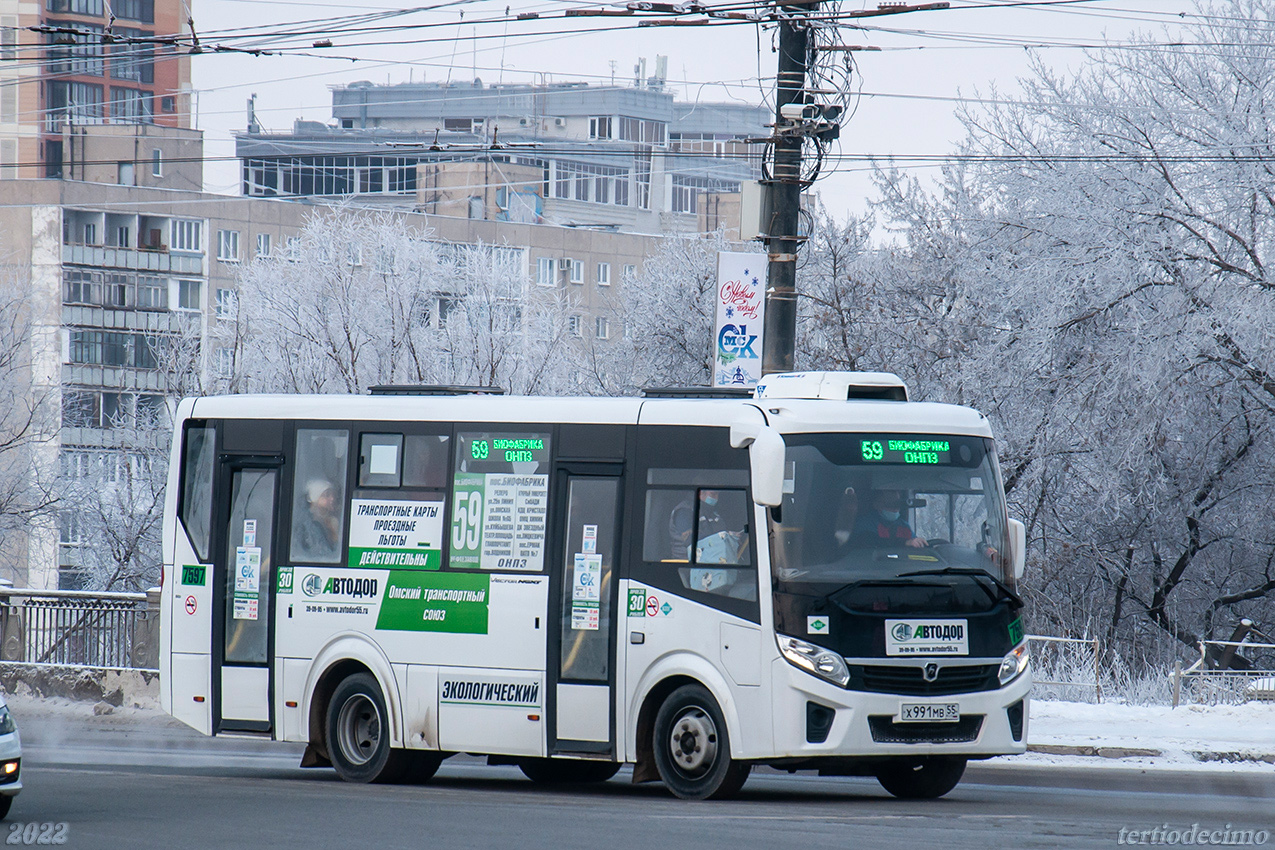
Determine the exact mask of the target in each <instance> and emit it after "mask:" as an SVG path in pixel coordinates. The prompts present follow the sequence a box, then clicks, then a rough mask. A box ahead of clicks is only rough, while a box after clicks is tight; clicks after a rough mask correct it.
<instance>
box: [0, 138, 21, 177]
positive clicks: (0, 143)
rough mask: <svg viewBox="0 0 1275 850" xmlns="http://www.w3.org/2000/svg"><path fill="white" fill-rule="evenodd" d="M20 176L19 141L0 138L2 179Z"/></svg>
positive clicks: (0, 175) (0, 170) (0, 172)
mask: <svg viewBox="0 0 1275 850" xmlns="http://www.w3.org/2000/svg"><path fill="white" fill-rule="evenodd" d="M17 176H18V142H17V140H15V139H0V180H14V179H16V178H17Z"/></svg>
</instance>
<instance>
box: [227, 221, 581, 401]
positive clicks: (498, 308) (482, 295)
mask: <svg viewBox="0 0 1275 850" xmlns="http://www.w3.org/2000/svg"><path fill="white" fill-rule="evenodd" d="M429 235H430V234H429V233H427V232H424V231H420V230H415V229H413V228H412V227H410V226H409V225H408V224H406V223H405V220H404V218H403V217H402V216H400V215H396V214H394V213H391V212H355V211H353V210H351V209H348V208H335V209H331V210H325V211H323V212H320V213H316V214H315V215H313V216H312V217H311V218H310V219H309V221H308V222H307V223H306V225H305V227H304V228H303V229H302V231H301V233H300V235H299V236H298V237H297V238H296V239H295V240H292V241H290V243H289V244H288V246H287V247H286V248H285V249H283V250H282V251H280V252H276V254H275V255H273V256H271V257H258V258H257V259H255V260H254V261H253V262H252V263H250V264H248V265H247V266H246V267H245V268H244V269H243V271H242V272H241V274H240V278H239V293H238V296H237V300H236V303H235V304H234V305H233V307H232V312H233V314H234V316H233V318H232V319H231V320H229V321H225V322H222V323H220V324H219V327H218V329H217V331H216V340H217V344H218V345H219V346H220V347H222V348H225V349H228V350H229V351H231V352H233V368H232V369H230V370H227V371H226V372H225V374H223V380H224V382H225V388H226V389H228V390H230V391H232V392H261V391H270V392H316V393H322V392H349V393H361V392H365V391H366V390H367V388H368V387H370V386H374V385H377V384H390V383H410V384H420V383H432V384H474V385H480V386H502V387H504V388H505V389H507V390H510V391H513V392H546V391H552V389H553V388H555V387H557V386H558V385H560V384H561V383H562V373H563V371H564V364H563V363H562V362H561V357H560V356H559V355H560V353H561V350H560V349H561V345H562V340H563V337H564V335H565V332H566V318H565V316H566V307H565V305H564V304H563V303H562V301H561V300H560V298H559V295H558V293H556V292H538V291H533V288H532V287H531V286H530V285H529V280H528V278H527V274H526V271H525V269H524V267H523V263H522V261H521V255H520V254H519V253H518V252H515V251H511V250H508V249H504V248H502V247H499V246H490V245H440V244H438V243H435V242H431V241H429ZM223 356H224V355H223Z"/></svg>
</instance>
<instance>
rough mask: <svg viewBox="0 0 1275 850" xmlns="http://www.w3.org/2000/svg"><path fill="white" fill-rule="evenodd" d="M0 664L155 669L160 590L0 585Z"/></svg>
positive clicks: (157, 658)
mask: <svg viewBox="0 0 1275 850" xmlns="http://www.w3.org/2000/svg"><path fill="white" fill-rule="evenodd" d="M0 661H18V662H26V663H29V664H48V665H67V666H77V667H114V668H132V669H141V670H155V669H157V668H158V667H159V589H158V588H154V589H152V590H151V591H149V592H147V593H94V592H89V591H76V590H36V589H33V588H13V587H7V586H3V585H0Z"/></svg>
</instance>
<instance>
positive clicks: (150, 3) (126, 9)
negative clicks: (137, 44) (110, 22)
mask: <svg viewBox="0 0 1275 850" xmlns="http://www.w3.org/2000/svg"><path fill="white" fill-rule="evenodd" d="M111 11H112V12H114V13H115V17H117V18H123V19H124V20H127V21H140V22H142V23H144V24H153V23H155V0H114V2H112V3H111ZM98 14H101V13H100V12H99V13H98Z"/></svg>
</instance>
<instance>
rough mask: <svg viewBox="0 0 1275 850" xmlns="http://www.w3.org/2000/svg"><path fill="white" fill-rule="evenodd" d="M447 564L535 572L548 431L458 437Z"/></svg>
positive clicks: (545, 497) (541, 539)
mask: <svg viewBox="0 0 1275 850" xmlns="http://www.w3.org/2000/svg"><path fill="white" fill-rule="evenodd" d="M457 441H458V443H459V446H458V451H457V453H456V469H455V474H454V476H453V479H452V524H451V555H450V560H449V562H448V563H449V566H451V567H453V568H456V567H460V568H474V567H477V568H479V569H484V570H516V571H525V572H539V571H540V570H542V569H543V568H544V549H545V525H546V519H547V516H548V507H549V474H548V473H549V457H550V445H549V442H550V441H549V434H548V433H546V432H512V433H509V432H501V433H495V432H492V433H488V432H469V433H460V434H458V435H457Z"/></svg>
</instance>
